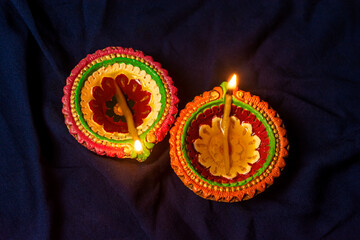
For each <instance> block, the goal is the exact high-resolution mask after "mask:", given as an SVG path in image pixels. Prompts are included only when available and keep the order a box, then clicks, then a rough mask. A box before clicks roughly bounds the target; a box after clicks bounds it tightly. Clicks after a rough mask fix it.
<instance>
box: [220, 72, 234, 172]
mask: <svg viewBox="0 0 360 240" xmlns="http://www.w3.org/2000/svg"><path fill="white" fill-rule="evenodd" d="M236 78H237V76H236V74H234V75H233V76H232V78H231V79H230V81H229V82H228V85H227V86H228V90H227V91H226V94H225V106H224V116H223V119H222V122H221V123H222V124H221V127H222V130H223V131H222V132H223V144H224V160H225V162H224V163H225V172H226V174H229V173H230V164H231V163H230V149H229V126H230V111H231V104H232V95H233V91H234V89H235V88H236Z"/></svg>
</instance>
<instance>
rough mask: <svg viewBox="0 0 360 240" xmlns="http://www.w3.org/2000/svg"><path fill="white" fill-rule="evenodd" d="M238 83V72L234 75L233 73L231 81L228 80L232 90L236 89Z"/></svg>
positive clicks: (229, 87)
mask: <svg viewBox="0 0 360 240" xmlns="http://www.w3.org/2000/svg"><path fill="white" fill-rule="evenodd" d="M236 83H237V76H236V74H235V73H234V75H232V77H231V79H230V81H229V82H228V85H227V86H228V89H230V90H234V89H235V87H236Z"/></svg>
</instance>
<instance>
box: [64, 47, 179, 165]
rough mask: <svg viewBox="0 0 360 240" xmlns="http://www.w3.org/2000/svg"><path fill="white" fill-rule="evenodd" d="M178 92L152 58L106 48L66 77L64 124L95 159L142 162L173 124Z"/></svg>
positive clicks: (130, 51)
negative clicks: (100, 156)
mask: <svg viewBox="0 0 360 240" xmlns="http://www.w3.org/2000/svg"><path fill="white" fill-rule="evenodd" d="M176 92H177V90H176V88H175V87H174V86H173V82H172V79H171V78H170V77H169V76H168V74H167V71H166V70H164V69H163V68H161V66H160V64H159V63H157V62H154V61H153V59H152V58H151V57H150V56H145V55H144V54H143V53H142V52H140V51H134V50H133V49H124V48H121V47H108V48H105V49H103V50H99V51H97V52H95V53H94V54H91V55H88V56H87V57H86V58H84V59H83V60H81V61H80V62H79V64H78V65H77V66H76V67H75V68H74V69H73V70H72V72H71V74H70V76H69V77H68V78H67V84H66V86H65V87H64V97H63V99H62V102H63V114H64V115H65V123H66V125H67V127H68V129H69V131H70V133H71V134H72V135H73V136H74V137H75V138H76V140H77V141H78V142H79V143H81V144H83V145H84V146H85V147H87V148H88V149H90V150H92V151H94V152H96V153H97V154H100V155H107V156H111V157H118V158H136V159H137V160H139V161H144V160H145V159H146V158H147V157H148V156H149V155H150V152H151V150H152V148H153V147H154V145H155V144H156V143H157V142H160V141H162V140H163V139H164V137H165V135H166V134H167V132H168V131H169V129H170V126H171V125H172V123H173V122H174V117H175V115H176V113H177V103H178V99H177V97H176Z"/></svg>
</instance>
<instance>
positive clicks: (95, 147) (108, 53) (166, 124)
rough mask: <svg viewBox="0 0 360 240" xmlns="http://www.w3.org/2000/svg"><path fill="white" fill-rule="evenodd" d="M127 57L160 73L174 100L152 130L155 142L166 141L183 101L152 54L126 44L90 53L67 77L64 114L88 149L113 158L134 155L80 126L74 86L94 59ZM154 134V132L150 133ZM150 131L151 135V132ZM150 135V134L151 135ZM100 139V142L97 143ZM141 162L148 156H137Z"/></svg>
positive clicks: (168, 95) (74, 133)
mask: <svg viewBox="0 0 360 240" xmlns="http://www.w3.org/2000/svg"><path fill="white" fill-rule="evenodd" d="M119 56H120V57H126V58H130V59H136V58H139V59H140V60H143V61H144V63H145V64H146V65H148V66H149V67H151V68H153V69H154V70H155V71H156V72H157V73H158V74H160V75H161V76H162V77H163V79H164V81H165V83H166V85H167V87H168V88H167V92H166V97H167V98H169V99H170V103H168V102H167V104H166V105H168V106H167V107H168V108H169V111H168V114H167V115H164V116H162V119H161V120H162V121H163V122H162V124H161V126H159V128H158V129H157V131H156V132H154V133H151V135H152V136H150V137H151V138H153V139H152V140H153V141H152V142H153V143H157V142H160V141H162V140H163V139H164V138H165V136H166V134H167V132H168V131H169V129H170V126H171V125H172V124H173V123H174V121H175V116H176V114H177V112H178V109H177V104H178V102H179V100H178V98H177V96H176V95H177V89H176V87H175V86H174V85H173V81H172V78H171V77H169V76H168V72H167V71H166V70H165V69H163V68H161V65H160V63H158V62H155V61H154V60H153V59H152V57H151V56H145V55H144V54H143V53H142V52H141V51H135V50H133V49H132V48H122V47H107V48H105V49H103V50H98V51H96V52H95V53H93V54H89V55H87V56H86V57H85V58H84V59H82V60H81V61H80V62H79V63H78V65H76V66H75V68H74V69H73V70H72V71H71V74H70V76H69V77H68V78H67V79H66V85H65V87H64V89H63V91H64V96H63V98H62V103H63V109H62V113H63V114H64V116H65V124H66V125H67V127H68V129H69V132H70V134H71V135H73V136H74V137H75V139H76V140H77V141H78V142H79V143H80V144H82V145H84V146H85V147H86V148H88V149H89V150H91V151H94V152H96V153H97V154H99V155H107V156H110V157H115V156H116V157H118V158H129V157H132V156H131V155H130V154H128V153H126V152H124V149H123V148H121V147H118V146H116V145H115V144H114V145H103V144H101V142H102V141H100V140H97V139H96V140H92V139H91V137H92V136H91V134H90V133H88V132H83V131H82V130H83V129H80V128H81V126H80V127H79V126H78V125H77V124H76V122H77V121H78V119H74V117H73V115H72V109H74V102H73V101H74V100H73V99H71V94H72V91H74V90H75V89H74V88H73V85H74V82H75V80H76V78H77V77H78V75H80V74H82V73H84V72H85V71H86V70H87V69H88V65H89V64H91V63H93V62H100V61H101V58H106V59H112V58H115V57H119ZM149 134H150V132H149ZM149 134H148V135H149ZM147 137H149V136H147ZM95 141H96V142H95ZM136 157H137V160H138V161H143V160H144V159H140V158H139V156H136Z"/></svg>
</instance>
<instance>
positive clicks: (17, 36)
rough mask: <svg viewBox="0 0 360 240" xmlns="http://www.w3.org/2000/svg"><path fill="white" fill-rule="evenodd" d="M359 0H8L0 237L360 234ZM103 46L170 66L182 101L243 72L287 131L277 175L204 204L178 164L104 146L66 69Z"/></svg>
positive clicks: (1, 84) (1, 45)
mask: <svg viewBox="0 0 360 240" xmlns="http://www.w3.org/2000/svg"><path fill="white" fill-rule="evenodd" d="M359 5H360V3H359V1H350V0H349V1H342V0H339V1H334V0H333V1H331V0H329V1H296V0H293V1H179V2H177V3H172V2H170V1H163V2H155V1H103V0H99V1H88V2H85V1H72V0H69V1H65V0H64V1H39V0H36V1H29V2H26V1H24V0H13V1H1V6H0V61H1V62H0V78H1V80H0V110H1V112H0V113H1V115H0V124H1V127H0V133H1V138H0V139H1V140H0V141H1V146H0V159H1V161H0V239H359V235H360V227H359V224H360V215H359V205H360V204H359V200H360V199H359V198H360V180H359V179H360V161H359V160H360V107H359V105H360V94H359V93H360V80H359V76H360V57H359V56H360V6H359ZM107 46H122V47H132V48H134V49H138V50H142V51H143V52H144V53H145V54H147V55H151V56H153V57H154V59H155V60H156V61H159V62H160V63H161V64H162V66H163V67H164V68H165V69H167V70H168V71H169V74H170V76H171V77H172V78H173V80H174V84H175V86H176V87H177V88H178V97H179V99H180V103H179V109H182V108H183V107H184V106H185V104H186V103H187V102H189V101H191V100H192V99H193V98H194V97H195V96H196V95H199V94H200V93H202V92H204V91H206V90H210V89H211V88H213V87H214V86H217V85H219V84H220V83H221V82H222V81H225V80H226V79H227V78H228V76H229V75H230V74H231V73H233V72H237V73H239V74H240V77H241V81H240V85H239V87H240V88H242V89H244V90H246V91H250V92H252V93H253V94H256V95H259V96H260V97H261V98H262V99H264V100H266V101H268V102H269V103H270V105H271V106H272V107H273V108H274V109H275V110H277V111H278V113H279V114H280V115H281V117H282V118H283V120H284V122H285V125H286V128H287V130H288V137H289V141H290V146H291V149H290V156H289V158H288V160H287V166H286V168H285V169H284V171H283V173H282V175H281V176H280V178H278V179H276V181H275V183H274V185H273V186H272V187H270V188H269V189H268V190H266V191H265V192H264V193H262V194H260V195H259V196H256V197H255V198H253V199H251V200H249V201H245V202H240V203H233V204H226V203H218V202H213V201H207V200H204V199H202V198H200V197H198V196H197V195H195V194H194V193H193V192H191V191H190V190H188V189H187V188H186V187H185V186H184V185H183V184H182V182H181V181H180V179H179V178H178V177H177V176H176V174H175V173H174V172H173V171H172V169H171V167H170V159H169V143H168V137H167V138H166V139H165V140H164V141H163V142H161V143H159V144H157V145H156V147H155V148H154V151H153V153H152V154H151V156H150V158H149V159H148V160H147V161H146V162H145V163H138V162H136V161H135V160H129V159H125V160H119V159H113V158H108V157H102V156H98V155H96V154H94V153H92V152H90V151H88V150H87V149H86V148H84V147H83V146H81V145H80V144H78V143H77V142H76V140H75V139H74V138H73V137H72V136H71V135H70V134H69V132H68V130H67V128H66V125H65V124H64V117H63V115H62V113H61V109H62V103H61V98H62V96H63V91H62V89H63V87H64V86H65V79H66V77H67V76H68V75H69V74H70V71H71V69H72V68H73V67H74V66H75V65H76V64H77V63H78V62H79V61H80V60H81V59H82V58H84V57H85V56H86V54H88V53H93V52H95V51H96V50H97V49H102V48H105V47H107Z"/></svg>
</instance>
